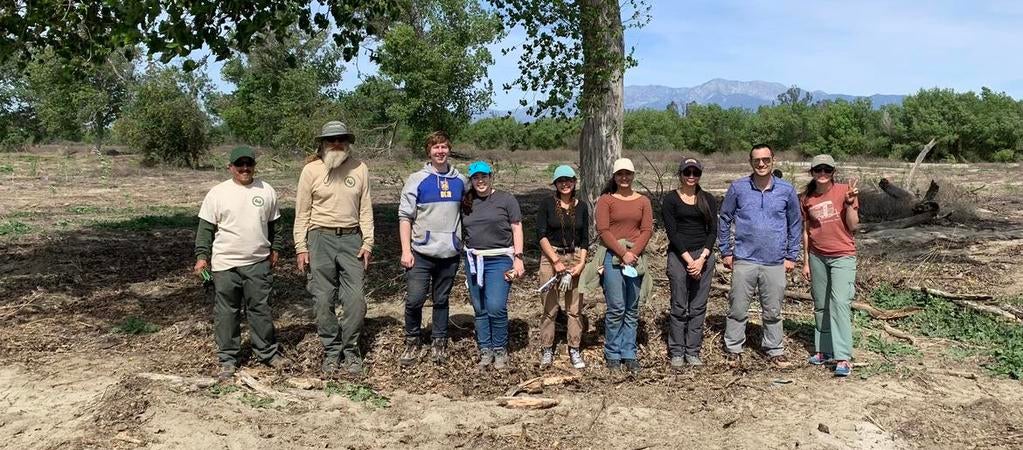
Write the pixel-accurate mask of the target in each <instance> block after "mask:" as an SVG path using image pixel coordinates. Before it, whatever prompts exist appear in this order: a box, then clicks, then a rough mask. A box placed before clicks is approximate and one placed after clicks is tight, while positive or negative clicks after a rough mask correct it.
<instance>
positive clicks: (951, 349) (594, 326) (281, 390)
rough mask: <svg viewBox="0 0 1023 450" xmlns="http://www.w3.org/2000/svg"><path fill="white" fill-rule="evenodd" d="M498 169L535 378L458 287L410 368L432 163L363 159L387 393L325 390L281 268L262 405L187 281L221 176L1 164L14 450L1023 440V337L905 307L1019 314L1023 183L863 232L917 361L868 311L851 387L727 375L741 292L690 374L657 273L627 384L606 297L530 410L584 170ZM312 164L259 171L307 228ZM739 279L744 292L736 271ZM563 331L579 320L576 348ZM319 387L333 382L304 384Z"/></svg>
mask: <svg viewBox="0 0 1023 450" xmlns="http://www.w3.org/2000/svg"><path fill="white" fill-rule="evenodd" d="M626 156H630V157H632V158H633V159H634V161H636V162H637V167H638V168H639V171H640V181H641V182H642V183H643V185H644V186H646V187H647V188H649V190H650V193H651V194H653V195H654V196H656V195H657V194H658V193H659V191H660V189H659V188H658V186H661V187H663V188H664V189H671V188H672V187H673V186H674V185H675V183H676V182H677V181H676V180H674V179H673V178H672V177H671V176H670V175H668V176H666V177H663V178H661V179H658V177H657V175H656V174H657V172H663V171H667V172H668V173H669V174H670V172H671V169H673V168H674V167H675V165H676V164H677V161H678V158H679V156H680V155H677V154H673V153H650V154H648V155H646V156H645V157H644V156H643V155H640V154H631V155H626ZM487 157H488V158H489V159H491V160H492V161H494V162H495V166H496V169H497V171H498V175H497V187H498V188H499V189H507V190H510V191H512V192H514V193H516V195H517V197H518V199H519V202H520V204H521V205H522V209H523V213H524V214H525V216H526V230H527V243H529V244H528V245H527V252H526V261H527V263H526V268H527V272H528V273H529V274H531V275H530V276H528V277H527V279H526V280H524V281H523V282H521V283H518V284H516V285H515V286H514V288H513V292H512V297H511V299H510V304H509V310H510V311H509V312H510V314H511V324H510V331H511V342H510V347H511V348H510V350H511V355H512V359H513V364H514V366H515V368H514V369H513V370H512V371H510V372H507V373H493V372H484V373H481V372H478V371H477V370H476V369H475V364H474V363H475V360H474V358H475V350H474V341H473V331H472V308H471V306H470V305H469V303H468V299H467V293H466V292H465V289H464V288H463V287H462V286H463V285H462V284H461V283H460V281H461V279H460V280H459V282H458V283H456V288H455V289H454V291H453V292H452V311H451V314H452V329H451V334H452V343H451V344H450V345H451V347H450V351H451V362H450V364H448V365H446V366H444V367H434V366H432V365H429V364H422V365H419V366H417V367H415V368H412V369H408V370H402V369H400V368H399V367H398V364H397V357H398V354H399V352H400V347H401V344H402V327H401V324H402V311H403V303H402V302H403V298H404V282H403V279H402V271H401V268H400V266H399V265H398V264H397V260H398V252H399V249H398V244H397V242H396V240H395V237H396V236H397V217H396V207H397V195H398V192H399V190H400V188H401V184H402V182H403V180H404V178H405V177H406V176H407V175H408V174H409V173H411V172H412V171H413V170H415V169H417V168H418V167H420V165H421V164H422V162H420V161H418V160H405V159H402V158H378V159H374V160H371V161H369V162H368V163H369V165H370V170H371V173H372V175H373V177H374V180H373V186H372V189H373V198H374V212H375V216H376V228H377V242H378V247H377V249H376V250H375V252H374V260H375V261H374V263H373V265H372V266H371V268H370V271H369V272H368V275H367V276H368V280H367V283H366V286H367V296H368V297H369V302H370V309H369V316H368V318H367V326H366V331H365V332H364V336H363V342H362V344H363V348H364V350H365V352H366V358H367V359H366V362H367V368H368V372H367V374H366V375H365V376H364V377H360V378H349V377H343V376H339V377H338V378H335V379H332V380H319V379H318V377H319V376H320V375H319V372H318V369H319V365H320V353H321V351H322V348H321V346H320V344H319V341H318V339H317V337H316V331H315V326H314V325H313V322H312V320H311V311H310V308H309V304H308V300H307V297H308V295H307V294H306V292H305V289H304V286H305V280H304V277H302V276H300V275H298V274H296V273H295V271H294V269H295V266H294V255H293V253H291V252H290V251H289V252H286V253H285V255H284V258H283V260H282V262H283V264H282V265H281V266H280V267H279V268H278V269H277V272H276V274H277V276H276V281H275V292H274V297H273V304H274V313H275V316H276V317H275V318H276V324H277V327H278V332H279V338H280V339H281V341H282V343H283V346H284V351H285V352H286V354H287V355H288V356H289V357H291V358H292V359H293V360H294V361H295V362H296V365H295V366H294V367H293V368H291V369H289V370H287V371H285V372H277V371H274V370H271V369H268V368H265V367H262V366H260V365H259V364H256V363H254V362H250V363H249V364H246V365H245V369H246V370H247V371H248V372H249V373H251V374H252V375H253V378H254V379H256V380H257V381H258V382H260V383H262V384H263V385H265V386H268V387H269V388H270V390H269V391H265V392H260V391H259V390H258V389H254V388H253V387H252V386H251V385H249V386H246V385H242V384H239V385H226V386H225V385H218V386H212V387H211V386H207V385H205V384H204V383H202V382H201V377H208V376H210V375H211V374H212V373H213V372H214V370H215V369H216V361H215V357H214V344H213V339H212V314H211V310H212V302H211V300H210V298H209V297H208V293H207V292H205V291H204V290H203V288H202V287H201V286H200V284H199V282H198V280H197V279H196V278H195V277H194V276H193V275H191V274H190V273H189V269H190V268H191V266H192V263H193V258H192V245H193V238H194V226H195V223H196V219H195V214H196V212H197V211H198V207H199V203H200V202H201V200H202V197H203V195H204V194H205V193H206V191H207V190H208V189H209V188H210V187H212V186H213V185H215V184H216V183H218V182H220V181H222V180H224V179H226V178H227V176H228V175H227V173H226V171H224V170H222V169H219V168H218V169H210V170H201V171H198V170H183V169H168V168H143V167H140V166H139V164H138V160H137V158H136V157H135V156H133V155H118V156H104V157H97V156H94V155H91V154H89V153H88V152H87V151H86V150H84V149H79V148H76V147H72V148H69V149H61V148H46V149H39V150H37V151H34V152H32V153H14V154H10V153H8V154H0V255H3V257H2V258H0V400H2V402H0V442H3V444H2V445H6V446H10V448H82V447H98V448H135V447H140V446H145V447H153V448H200V447H202V448H205V447H221V448H241V447H252V446H264V447H271V448H307V447H320V448H324V447H327V448H378V447H411V446H416V447H425V448H450V447H465V448H477V447H487V448H556V447H564V448H587V447H593V448H598V447H599V448H607V447H612V448H677V447H683V446H684V447H690V446H699V447H712V448H714V447H723V446H726V445H727V446H730V447H738V448H764V447H767V448H779V447H786V448H794V447H797V446H798V447H801V448H805V447H809V448H844V447H856V448H916V447H924V448H934V447H941V448H975V447H982V448H1019V447H1020V446H1023V389H1021V385H1020V381H1019V377H1020V374H1021V373H1023V332H1021V331H1020V328H1021V326H1020V325H1019V324H1018V323H1014V322H1012V321H1008V320H1002V319H997V318H992V317H988V316H986V315H982V314H979V313H975V312H973V311H971V310H966V309H963V308H962V307H960V306H957V305H955V304H953V303H950V302H948V301H945V300H942V299H940V298H937V297H929V296H926V295H920V294H912V293H910V292H909V291H908V290H907V289H908V288H910V287H931V288H938V289H941V290H943V291H949V292H954V293H973V294H976V293H984V294H991V295H993V296H994V300H992V301H991V303H992V304H998V305H1006V307H1008V308H1012V307H1019V306H1020V305H1021V303H1023V302H1021V300H1020V298H1021V295H1023V281H1021V280H1023V269H1020V267H1019V266H1018V263H1017V261H1018V255H1019V254H1020V252H1021V250H1023V199H1021V197H1020V194H1021V193H1023V182H1021V179H1023V177H1021V175H1023V170H1021V169H1020V168H1019V166H1016V165H995V164H985V165H925V166H924V167H922V169H920V171H918V174H917V176H916V180H917V182H916V183H914V184H915V185H919V187H925V186H926V185H925V183H926V182H929V181H930V180H931V179H934V180H936V181H937V182H938V183H939V184H940V185H941V192H942V193H941V197H940V203H941V204H942V208H943V212H944V213H950V214H948V215H945V214H944V213H943V214H942V215H941V216H940V217H942V218H941V219H940V220H937V221H936V222H935V223H933V224H930V225H927V226H924V227H918V228H915V229H911V230H895V231H879V232H876V233H868V234H861V235H860V236H859V238H858V243H859V245H860V268H859V276H858V283H857V284H858V291H859V294H858V297H859V300H861V301H865V302H871V303H873V304H874V305H875V306H878V307H881V308H884V309H897V308H901V307H904V306H919V307H921V308H922V311H921V312H920V313H917V314H915V315H913V316H911V317H907V318H904V319H899V320H893V321H888V322H887V323H888V325H889V326H890V327H894V328H896V329H898V330H902V331H905V332H907V333H909V334H911V335H912V336H913V343H909V342H906V341H905V340H900V339H897V338H894V337H893V336H892V335H891V334H889V333H888V332H886V331H885V330H884V326H883V324H882V323H881V322H880V321H877V320H871V319H870V318H869V317H868V316H866V315H865V314H859V313H858V314H857V315H856V317H855V326H856V331H855V333H856V366H857V367H856V371H855V372H854V377H852V378H850V379H847V380H836V379H834V378H832V377H831V374H830V372H827V371H824V370H821V369H818V368H812V367H808V366H803V365H797V366H796V368H794V369H791V370H786V371H778V370H774V369H770V368H769V366H768V365H767V364H766V360H765V359H764V357H763V356H761V355H757V354H753V355H752V358H749V359H748V361H747V364H746V366H745V367H744V368H743V369H742V370H738V371H733V370H730V369H728V368H727V367H726V366H725V364H724V360H723V354H722V351H721V349H720V345H721V333H722V331H723V327H724V314H725V312H724V311H725V307H726V304H727V301H726V299H725V297H724V292H720V291H716V292H714V293H713V296H712V298H711V301H710V308H709V312H708V326H707V329H706V342H705V350H704V360H705V362H707V363H708V365H707V366H706V367H705V368H702V369H700V370H695V371H692V370H690V371H685V372H680V373H675V372H672V371H670V370H669V368H668V365H667V357H666V346H665V332H664V321H665V317H666V308H667V289H668V288H667V284H666V280H664V278H665V276H664V275H663V273H664V272H663V264H664V261H663V258H655V259H657V260H660V261H657V264H658V265H657V266H656V267H655V270H654V271H653V272H654V276H655V277H657V278H658V282H657V284H656V291H655V294H654V296H653V298H652V299H651V300H650V301H649V302H647V303H646V304H644V305H642V308H641V325H640V326H641V333H640V336H639V341H640V344H641V349H640V351H641V359H642V363H643V365H644V370H643V371H642V372H641V373H640V374H639V375H636V376H628V375H624V374H618V373H609V372H608V371H606V370H605V369H604V368H603V366H602V362H601V347H602V342H603V320H602V319H603V311H604V307H603V302H602V299H601V298H595V299H589V300H588V303H589V305H588V307H587V308H586V311H585V314H586V316H587V318H588V322H589V327H588V330H587V331H586V333H585V334H584V340H583V346H584V347H585V354H586V357H587V361H588V362H589V363H590V368H588V369H586V370H585V371H582V372H581V375H582V377H581V378H580V379H579V380H578V381H575V382H571V383H568V384H565V385H559V386H549V387H546V388H544V392H543V394H542V396H544V397H548V398H554V399H558V400H559V401H560V404H559V405H557V406H555V407H554V408H551V409H546V410H542V411H525V412H524V411H520V410H511V409H506V408H503V407H500V406H498V405H497V403H496V402H495V399H496V398H497V397H499V396H502V395H504V393H505V392H506V391H507V390H508V389H509V388H510V387H512V386H514V385H516V384H517V383H520V382H522V381H524V380H528V379H531V378H534V377H536V376H539V375H541V372H540V370H539V369H538V367H537V366H536V363H537V360H538V356H539V352H538V348H537V340H538V339H537V336H538V332H539V331H538V327H539V322H540V303H539V299H538V298H537V297H536V296H535V294H534V293H533V292H534V290H535V288H536V285H537V281H538V280H537V279H536V275H535V274H536V271H537V266H538V262H537V258H538V257H539V251H538V249H537V247H536V245H535V239H533V238H532V237H531V236H532V235H533V231H532V228H533V220H532V218H533V216H534V215H535V212H536V210H537V205H538V202H540V201H543V200H544V199H547V198H548V196H549V195H550V194H549V191H548V188H547V186H546V183H547V180H548V173H549V171H552V170H553V167H554V166H555V165H557V164H559V163H562V162H568V161H574V159H572V157H573V154H572V153H569V152H547V153H543V152H512V153H493V154H489V155H487ZM647 158H649V162H648V161H647ZM744 160H745V155H731V156H727V155H715V156H714V157H712V158H710V159H709V161H708V162H707V167H706V171H705V174H706V176H705V178H704V180H703V186H704V187H705V188H707V189H709V190H711V191H713V192H717V193H722V192H723V191H724V189H725V188H726V187H727V182H728V181H730V180H732V179H734V178H737V177H739V176H742V175H743V174H745V173H746V172H748V166H747V165H745V162H744ZM461 162H465V161H461ZM300 167H301V166H300V162H299V161H298V160H297V159H295V160H291V159H287V158H281V159H270V158H263V159H261V160H260V166H259V169H258V170H259V176H261V177H263V178H264V179H265V180H267V181H269V182H270V183H271V184H272V185H273V186H274V187H275V188H276V189H277V191H278V193H279V195H280V196H281V198H282V199H283V201H284V205H285V211H284V212H285V215H286V216H287V217H290V216H291V214H293V211H292V209H291V208H292V206H293V204H294V190H295V185H296V183H297V178H298V173H299V170H300ZM779 168H781V169H782V171H783V172H784V173H785V177H786V178H789V179H795V180H796V181H797V182H799V183H802V182H804V181H805V180H806V179H807V177H806V175H805V174H804V173H803V172H804V171H805V165H802V164H801V161H798V160H795V159H793V158H791V157H788V156H786V155H783V156H782V158H781V163H780V165H779ZM840 170H842V169H840ZM844 170H845V172H844V173H845V174H846V175H849V176H856V177H858V178H860V179H861V180H864V182H863V183H861V184H867V182H869V184H871V185H876V181H877V180H878V179H880V178H881V177H882V176H885V177H889V178H891V179H893V180H899V181H901V180H902V179H903V178H904V177H905V174H906V173H907V172H908V165H905V164H902V163H891V162H886V161H856V162H855V165H850V167H849V168H847V169H844ZM914 187H917V186H914ZM289 235H290V234H289ZM665 246H666V244H665V239H664V235H663V232H661V233H659V234H657V235H655V239H654V242H653V244H652V247H651V249H652V250H651V251H653V252H657V254H663V249H664V248H665ZM718 281H719V282H720V283H722V284H727V282H728V279H727V274H721V275H720V279H719V280H718ZM790 289H791V290H793V291H797V292H804V293H805V292H807V285H806V283H805V282H804V281H802V280H801V279H800V278H799V277H794V278H793V279H792V280H791V282H790ZM754 309H756V308H754ZM785 317H786V321H785V328H786V334H787V336H786V348H787V352H788V354H789V356H790V357H791V358H792V359H794V360H796V361H800V360H802V359H803V358H804V357H805V356H807V355H808V352H809V351H811V350H812V333H813V312H812V305H810V304H809V303H808V302H805V301H798V300H792V301H790V302H788V303H786V305H785ZM751 323H752V325H751V329H750V331H749V335H748V339H749V341H750V342H758V340H759V335H760V329H759V326H758V325H757V323H758V315H757V314H752V319H751ZM563 333H564V330H563V328H560V327H559V340H560V341H561V342H563V339H561V338H560V336H561V335H562V334H563ZM565 353H566V352H565V350H564V347H562V348H561V349H560V351H559V355H558V356H559V360H558V364H556V366H555V368H554V369H553V370H550V371H548V373H549V374H573V373H575V371H573V370H572V369H571V368H570V366H568V364H567V357H566V356H565ZM1014 371H1015V372H1014ZM152 373H158V374H166V375H173V376H176V377H183V379H182V380H181V381H182V382H180V383H178V382H169V381H166V380H162V381H161V380H156V381H154V380H153V379H152V378H158V377H153V376H149V375H145V374H152ZM140 374H143V375H141V376H140ZM1013 377H1015V378H1013ZM310 378H317V379H316V380H312V381H310V380H307V379H310ZM303 382H309V383H311V384H312V385H313V389H309V390H306V389H301V388H300V387H296V386H298V385H300V384H304V383H303ZM303 387H305V386H303Z"/></svg>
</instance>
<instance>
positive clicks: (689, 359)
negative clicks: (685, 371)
mask: <svg viewBox="0 0 1023 450" xmlns="http://www.w3.org/2000/svg"><path fill="white" fill-rule="evenodd" d="M685 360H686V364H689V365H690V366H693V367H698V366H702V365H703V360H702V359H700V357H699V356H696V355H686V357H685Z"/></svg>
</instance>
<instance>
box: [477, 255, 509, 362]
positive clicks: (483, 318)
mask: <svg viewBox="0 0 1023 450" xmlns="http://www.w3.org/2000/svg"><path fill="white" fill-rule="evenodd" d="M511 268H512V259H511V258H510V257H508V256H487V257H485V258H483V286H482V287H480V286H479V285H478V284H476V274H474V273H471V272H470V268H469V262H468V261H466V262H465V279H466V282H467V283H468V284H469V297H470V299H472V308H473V310H475V311H476V341H477V342H478V343H479V346H480V349H495V350H496V349H501V348H505V347H506V346H507V345H508V291H509V290H510V289H511V283H509V282H508V281H506V280H505V279H504V273H505V272H507V271H508V270H511ZM476 270H480V268H479V267H477V268H476Z"/></svg>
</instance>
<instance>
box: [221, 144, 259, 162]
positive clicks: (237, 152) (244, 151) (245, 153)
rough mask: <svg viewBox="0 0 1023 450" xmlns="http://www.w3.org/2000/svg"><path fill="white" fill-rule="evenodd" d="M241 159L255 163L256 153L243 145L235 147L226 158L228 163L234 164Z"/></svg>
mask: <svg viewBox="0 0 1023 450" xmlns="http://www.w3.org/2000/svg"><path fill="white" fill-rule="evenodd" d="M242 158H252V160H253V161H255V160H256V152H255V151H254V150H252V147H247V146H244V145H242V146H239V147H235V148H234V150H231V155H230V156H228V162H230V163H231V164H234V163H235V162H237V161H238V160H239V159H242Z"/></svg>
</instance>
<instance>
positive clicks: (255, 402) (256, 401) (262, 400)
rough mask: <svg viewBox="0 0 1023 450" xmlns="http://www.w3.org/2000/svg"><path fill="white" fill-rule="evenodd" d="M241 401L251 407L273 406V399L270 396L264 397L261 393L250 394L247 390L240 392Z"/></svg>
mask: <svg viewBox="0 0 1023 450" xmlns="http://www.w3.org/2000/svg"><path fill="white" fill-rule="evenodd" d="M240 400H241V402H242V403H243V404H245V405H248V406H249V407H252V408H257V409H266V408H269V407H271V406H273V403H274V399H272V398H270V397H264V396H262V395H257V394H250V393H248V392H246V393H244V394H242V397H241V399H240Z"/></svg>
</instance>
